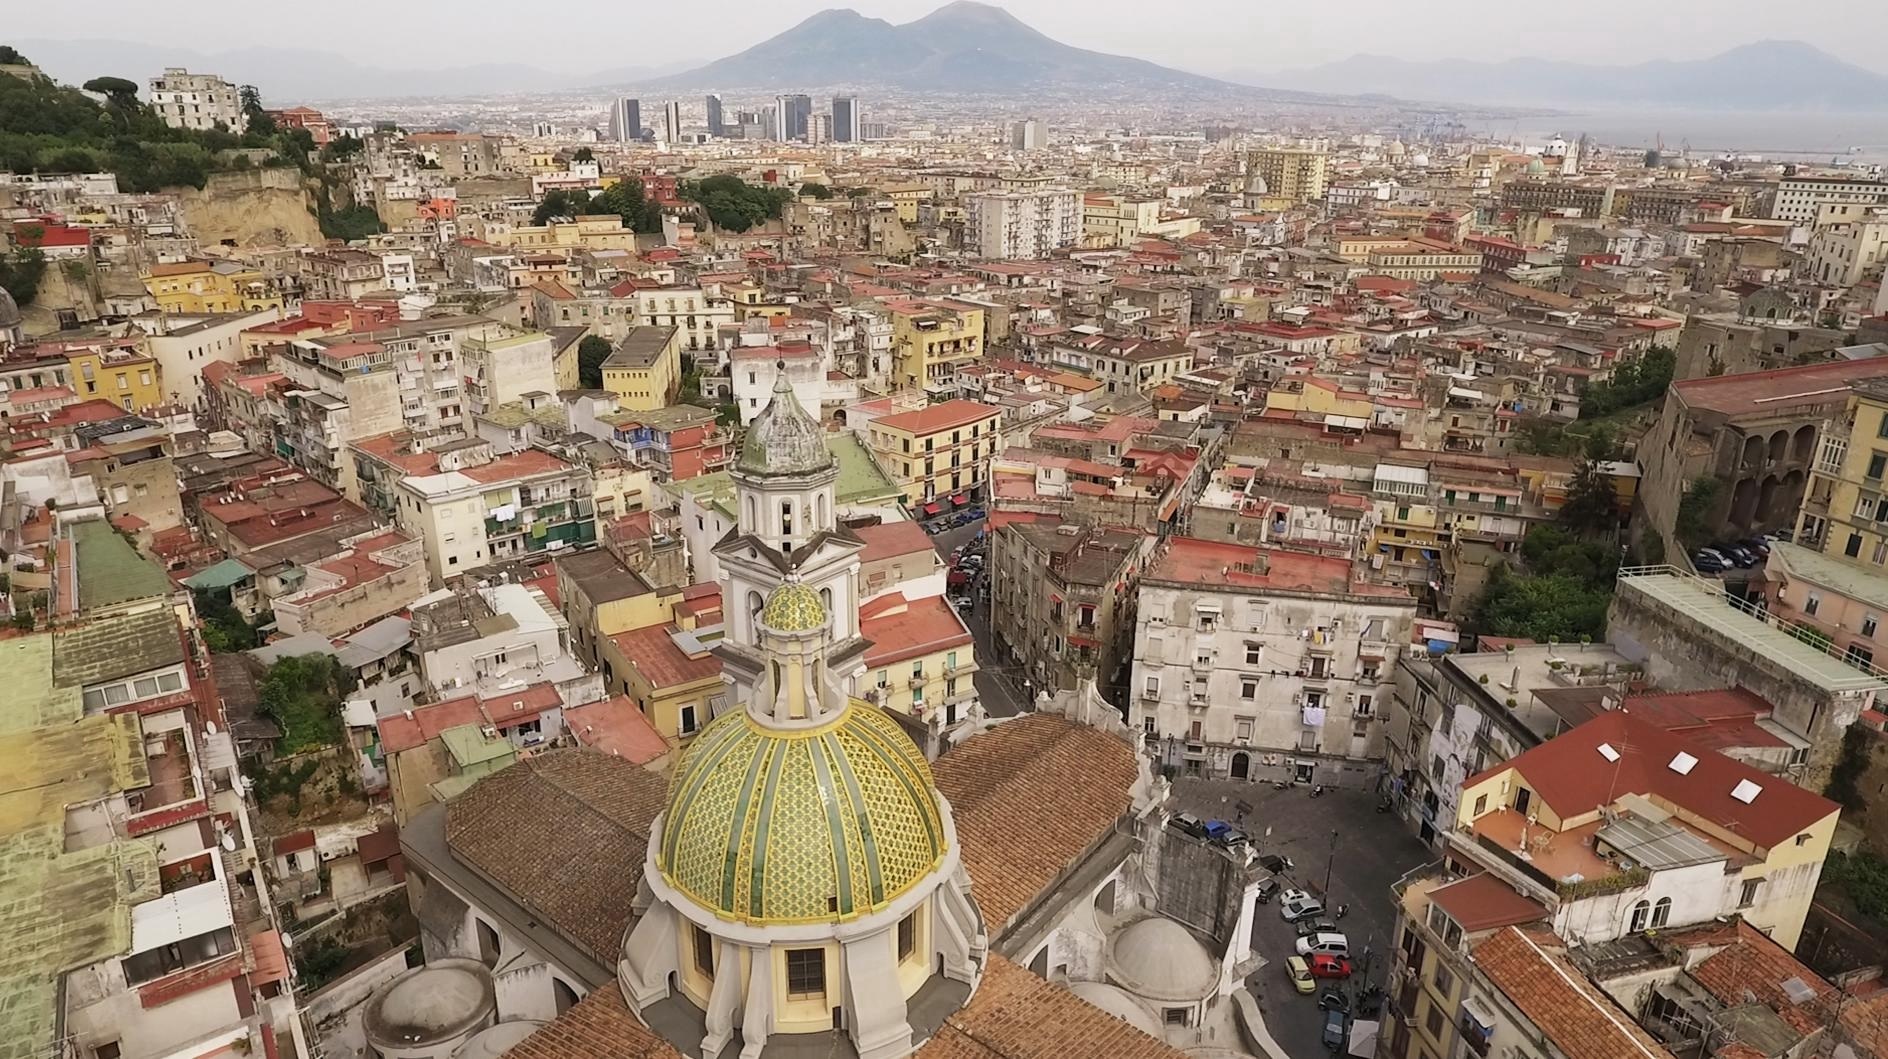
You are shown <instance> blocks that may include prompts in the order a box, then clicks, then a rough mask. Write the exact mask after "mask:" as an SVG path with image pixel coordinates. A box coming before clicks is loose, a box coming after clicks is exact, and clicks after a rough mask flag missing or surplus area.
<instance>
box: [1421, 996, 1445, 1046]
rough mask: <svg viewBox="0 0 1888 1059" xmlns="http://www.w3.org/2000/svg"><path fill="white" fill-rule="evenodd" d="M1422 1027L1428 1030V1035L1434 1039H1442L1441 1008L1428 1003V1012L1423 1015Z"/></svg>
mask: <svg viewBox="0 0 1888 1059" xmlns="http://www.w3.org/2000/svg"><path fill="white" fill-rule="evenodd" d="M1423 1029H1425V1030H1427V1031H1429V1036H1431V1037H1433V1038H1435V1039H1436V1040H1441V1039H1442V1009H1441V1008H1439V1007H1437V1006H1436V1005H1434V1004H1430V1005H1429V1014H1427V1015H1425V1016H1423Z"/></svg>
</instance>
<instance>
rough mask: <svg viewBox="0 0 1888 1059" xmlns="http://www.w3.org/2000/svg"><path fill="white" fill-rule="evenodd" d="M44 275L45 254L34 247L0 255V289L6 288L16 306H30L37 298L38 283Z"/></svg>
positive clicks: (24, 247) (20, 248)
mask: <svg viewBox="0 0 1888 1059" xmlns="http://www.w3.org/2000/svg"><path fill="white" fill-rule="evenodd" d="M45 275H46V254H45V252H44V251H42V250H40V249H39V248H38V247H36V246H22V247H19V248H18V249H16V250H14V251H13V252H12V253H10V254H0V287H4V288H6V292H7V293H8V294H11V295H13V301H14V302H15V303H16V304H18V305H21V306H27V305H31V304H32V303H33V299H34V298H37V297H39V283H40V280H41V279H43V278H44V277H45Z"/></svg>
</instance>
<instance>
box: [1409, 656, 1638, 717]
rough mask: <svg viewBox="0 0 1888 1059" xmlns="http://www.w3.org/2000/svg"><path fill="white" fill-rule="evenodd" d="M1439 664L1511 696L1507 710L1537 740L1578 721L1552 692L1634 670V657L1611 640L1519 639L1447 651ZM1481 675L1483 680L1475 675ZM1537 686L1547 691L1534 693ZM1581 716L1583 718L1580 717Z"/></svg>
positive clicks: (1501, 696) (1498, 697)
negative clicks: (1507, 646)
mask: <svg viewBox="0 0 1888 1059" xmlns="http://www.w3.org/2000/svg"><path fill="white" fill-rule="evenodd" d="M1440 664H1442V665H1446V666H1453V667H1454V668H1455V670H1456V671H1457V672H1459V673H1461V674H1462V675H1463V676H1466V677H1467V678H1468V679H1469V680H1471V681H1474V682H1475V683H1476V684H1478V685H1479V686H1480V687H1481V688H1482V689H1483V690H1484V691H1486V692H1487V693H1488V694H1490V695H1492V696H1494V698H1495V701H1496V702H1506V701H1507V700H1508V699H1510V698H1512V699H1514V701H1515V705H1514V707H1513V709H1511V710H1510V711H1509V712H1510V713H1512V714H1513V715H1514V718H1515V719H1516V720H1518V721H1520V722H1521V723H1522V724H1524V725H1526V726H1527V728H1528V730H1529V731H1531V732H1533V733H1534V734H1535V735H1536V736H1538V737H1539V738H1541V739H1542V740H1547V739H1552V738H1553V737H1554V736H1556V735H1558V734H1560V733H1561V732H1562V731H1565V730H1566V729H1568V728H1572V727H1573V726H1574V725H1576V724H1578V723H1579V721H1570V720H1568V719H1566V717H1564V716H1563V715H1562V713H1561V712H1560V711H1559V710H1557V709H1555V701H1556V696H1555V695H1554V694H1553V693H1557V692H1561V691H1564V690H1567V689H1574V688H1600V687H1603V686H1604V685H1605V684H1607V683H1609V682H1616V681H1619V680H1623V679H1625V671H1628V670H1629V671H1631V672H1634V673H1636V672H1638V671H1639V669H1640V667H1639V665H1638V663H1636V662H1634V661H1633V660H1632V659H1630V658H1627V657H1626V656H1625V655H1623V654H1620V653H1619V652H1618V651H1617V650H1615V649H1614V648H1613V646H1612V645H1611V644H1603V643H1596V644H1577V643H1572V644H1551V645H1550V644H1522V645H1519V646H1517V647H1515V649H1514V650H1513V651H1511V652H1510V651H1478V652H1476V653H1474V654H1451V655H1448V656H1446V657H1445V658H1443V659H1442V660H1441V663H1440ZM1483 677H1487V678H1488V682H1487V683H1486V684H1483V683H1481V678H1483ZM1538 691H1546V692H1549V693H1550V694H1549V695H1548V696H1547V697H1546V698H1541V697H1537V696H1536V695H1535V693H1536V692H1538ZM1582 719H1584V718H1582Z"/></svg>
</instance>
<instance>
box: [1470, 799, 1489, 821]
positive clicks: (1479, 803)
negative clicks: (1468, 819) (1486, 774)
mask: <svg viewBox="0 0 1888 1059" xmlns="http://www.w3.org/2000/svg"><path fill="white" fill-rule="evenodd" d="M1487 811H1488V796H1487V795H1486V794H1478V795H1476V796H1475V812H1474V813H1473V814H1471V815H1473V816H1480V815H1482V814H1483V813H1485V812H1487Z"/></svg>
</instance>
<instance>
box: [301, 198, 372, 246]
mask: <svg viewBox="0 0 1888 1059" xmlns="http://www.w3.org/2000/svg"><path fill="white" fill-rule="evenodd" d="M315 220H316V221H317V222H319V223H320V225H321V234H322V235H323V236H324V237H326V238H328V239H340V240H344V241H348V242H352V241H353V240H355V239H365V238H367V237H368V236H370V235H375V234H378V233H380V232H384V231H386V230H387V226H386V225H385V224H382V223H381V221H380V214H378V213H375V212H374V208H373V207H372V206H362V205H360V204H359V203H356V204H354V205H352V206H347V207H344V208H342V209H339V210H336V209H331V208H329V206H328V204H327V202H325V201H324V202H322V203H321V205H320V206H319V207H318V208H316V210H315Z"/></svg>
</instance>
